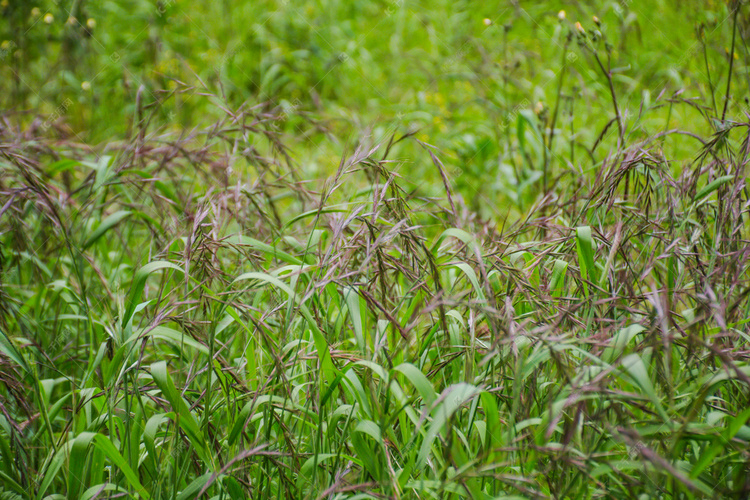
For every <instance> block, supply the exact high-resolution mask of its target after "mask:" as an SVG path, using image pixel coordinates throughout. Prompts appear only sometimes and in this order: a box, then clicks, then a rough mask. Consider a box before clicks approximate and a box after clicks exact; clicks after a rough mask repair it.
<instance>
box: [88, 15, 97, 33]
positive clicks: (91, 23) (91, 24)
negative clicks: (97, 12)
mask: <svg viewBox="0 0 750 500" xmlns="http://www.w3.org/2000/svg"><path fill="white" fill-rule="evenodd" d="M86 26H88V27H89V29H90V30H92V29H94V28H96V19H94V18H91V17H90V18H88V20H86Z"/></svg>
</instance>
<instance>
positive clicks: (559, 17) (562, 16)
mask: <svg viewBox="0 0 750 500" xmlns="http://www.w3.org/2000/svg"><path fill="white" fill-rule="evenodd" d="M557 18H558V19H559V20H560V21H565V11H564V10H561V11H560V12H558V13H557Z"/></svg>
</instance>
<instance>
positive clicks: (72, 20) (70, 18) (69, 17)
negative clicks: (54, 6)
mask: <svg viewBox="0 0 750 500" xmlns="http://www.w3.org/2000/svg"><path fill="white" fill-rule="evenodd" d="M75 23H76V18H75V17H73V16H68V20H67V21H65V24H67V25H68V26H73V25H74V24H75Z"/></svg>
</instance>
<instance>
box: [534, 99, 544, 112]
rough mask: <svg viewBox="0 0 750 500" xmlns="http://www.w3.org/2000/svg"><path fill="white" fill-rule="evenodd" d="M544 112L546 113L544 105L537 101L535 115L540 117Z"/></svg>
mask: <svg viewBox="0 0 750 500" xmlns="http://www.w3.org/2000/svg"><path fill="white" fill-rule="evenodd" d="M542 111H544V103H543V102H542V101H537V103H536V106H534V114H537V115H540V114H542Z"/></svg>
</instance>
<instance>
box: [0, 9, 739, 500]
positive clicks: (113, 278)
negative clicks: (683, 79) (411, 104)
mask: <svg viewBox="0 0 750 500" xmlns="http://www.w3.org/2000/svg"><path fill="white" fill-rule="evenodd" d="M618 5H619V7H618V9H619V10H617V9H615V11H613V12H614V13H611V16H614V17H616V18H617V19H619V23H620V24H619V25H618V29H619V31H618V32H617V33H618V34H619V35H620V36H621V37H622V38H620V41H622V40H627V39H629V38H628V37H629V36H631V35H630V33H631V30H632V27H631V24H629V23H632V20H630V21H629V19H630V18H629V17H628V16H627V15H626V14H625V13H623V6H621V5H620V4H618ZM172 8H174V6H172V5H171V4H169V3H168V4H166V5H164V6H163V10H164V12H166V11H167V10H168V9H172ZM519 8H520V7H517V6H516V10H515V11H514V12H515V15H516V16H517V19H521V18H523V15H522V13H520V11H518V9H519ZM388 9H391V10H389V11H388V15H387V19H388V21H387V22H396V21H398V19H401V18H403V17H404V16H406V14H404V13H403V12H402V11H401V9H402V6H401V5H400V3H398V2H394V3H393V5H390V6H389V7H388ZM741 10H742V6H741V4H740V3H739V2H733V3H732V4H731V5H730V6H728V7H727V8H726V12H725V14H726V16H725V17H727V19H728V21H727V23H728V24H727V26H726V28H727V31H726V33H724V34H725V35H726V36H725V38H727V40H730V41H731V42H730V43H731V45H730V47H731V49H730V50H731V51H732V52H731V54H734V50H735V47H736V46H738V45H739V43H740V42H744V33H745V27H744V26H743V25H744V20H743V19H742V16H739V15H738V13H739V12H740V11H741ZM745 10H746V9H745ZM160 12H161V11H160ZM524 12H525V11H524ZM550 12H552V14H551V15H550V17H551V18H552V21H550V22H554V23H556V24H555V25H556V26H557V27H558V28H556V29H558V30H559V33H558V34H557V35H556V36H557V37H558V38H556V40H558V41H559V43H557V44H556V48H555V49H554V50H553V52H554V53H555V61H556V63H555V64H556V65H557V66H556V68H557V72H556V73H555V74H554V75H553V78H551V79H549V80H550V81H552V82H553V83H552V84H551V88H550V89H548V93H549V95H550V96H551V101H550V103H546V104H545V103H541V102H540V103H539V105H538V106H534V105H531V103H530V102H525V103H524V101H518V102H519V103H520V104H518V103H517V104H512V103H510V102H508V103H503V104H502V106H499V107H498V109H497V110H495V112H494V114H493V115H492V117H491V119H488V123H489V125H488V127H489V128H491V129H492V131H491V132H488V133H487V134H486V135H485V136H484V137H483V138H482V139H481V140H479V141H477V136H472V135H471V134H472V133H477V130H473V132H472V133H469V132H466V133H465V134H463V140H464V142H463V143H462V144H459V145H458V146H456V147H455V149H452V150H451V151H450V152H449V153H446V152H445V151H444V150H443V149H441V148H440V147H437V146H435V145H433V144H432V143H431V142H430V141H429V140H428V139H429V138H428V137H424V134H422V133H421V132H420V131H419V130H416V129H414V128H413V127H410V126H409V124H408V123H403V122H404V121H408V120H406V119H405V118H404V116H399V119H398V120H397V121H396V123H394V124H392V125H391V126H389V127H387V128H386V129H385V132H384V131H383V130H380V132H381V133H380V134H375V133H373V132H372V130H369V131H368V130H364V131H362V133H361V134H360V136H359V137H357V138H356V140H351V141H350V143H351V146H347V145H346V143H342V142H339V141H338V136H337V134H338V132H337V130H336V127H337V126H336V125H334V124H332V123H329V122H328V121H327V120H324V119H321V118H320V116H318V114H321V115H325V111H321V109H318V110H317V111H316V112H311V111H310V109H309V107H308V106H307V105H306V104H305V103H303V102H301V101H290V102H288V101H285V103H286V104H279V103H278V102H275V101H274V100H264V99H257V100H248V101H246V102H245V103H244V104H241V105H239V106H234V105H233V104H232V102H233V101H232V95H231V92H230V93H229V94H230V95H228V94H227V93H224V92H223V91H222V92H213V91H212V90H211V88H210V85H209V84H206V82H204V81H202V80H201V78H200V76H199V75H195V76H196V83H195V85H193V84H190V85H189V84H187V83H184V82H182V81H178V82H176V83H174V85H173V87H172V88H171V89H170V90H169V91H168V92H164V93H161V94H159V96H160V99H159V100H156V99H152V98H151V97H150V96H149V91H148V90H147V89H146V87H144V86H141V87H140V88H139V89H138V91H137V92H136V93H135V95H134V97H135V98H134V100H133V104H132V109H131V112H132V113H131V115H132V116H131V120H130V122H129V124H128V126H127V129H128V130H127V132H126V133H123V135H122V137H123V138H122V139H121V140H117V141H112V142H109V143H108V144H106V145H99V146H94V147H92V146H88V145H86V144H84V143H83V142H82V141H80V140H78V138H77V137H75V135H74V134H73V135H72V134H71V133H69V132H70V131H69V130H67V129H66V128H65V127H63V126H61V123H62V122H64V119H63V118H64V115H65V113H66V110H67V109H68V108H65V110H62V111H60V113H59V115H58V116H53V118H54V119H53V120H51V121H50V118H49V117H47V118H34V117H31V116H25V115H24V116H22V117H19V116H18V114H17V113H7V114H6V115H4V116H3V120H2V122H1V123H0V498H3V499H5V498H7V499H32V498H33V499H45V498H50V499H55V498H70V499H87V500H90V499H94V498H131V497H137V498H145V499H192V498H219V499H228V498H232V499H234V498H284V499H297V498H306V499H324V498H325V499H343V498H351V499H364V498H375V499H379V498H441V499H442V498H472V499H495V498H746V497H747V496H748V495H749V494H750V467H749V466H748V463H750V462H749V461H750V455H748V449H750V448H749V447H748V443H750V426H748V421H749V420H750V409H748V408H749V407H750V405H748V400H749V396H750V387H749V386H750V364H748V355H749V353H750V351H749V350H748V348H747V345H748V333H747V332H748V328H747V322H748V317H750V300H748V292H750V283H749V282H748V269H750V251H748V248H749V247H748V239H749V237H750V236H749V235H748V231H749V230H750V229H749V227H748V225H747V224H746V220H747V217H748V215H747V210H748V193H747V188H746V185H745V178H746V172H745V169H746V164H747V163H748V159H749V157H748V155H750V121H748V116H750V115H748V114H743V113H742V112H741V109H739V110H738V109H737V108H738V106H737V105H736V103H737V100H736V99H737V98H736V97H733V96H734V95H735V94H736V91H733V90H732V89H733V86H734V88H736V87H738V86H739V88H744V87H742V83H741V82H740V81H739V80H738V77H737V75H738V74H741V75H743V76H745V73H746V66H744V65H742V64H740V63H739V62H737V61H734V58H733V57H729V58H728V61H725V62H726V63H727V64H726V65H725V66H722V68H723V70H724V73H723V74H722V76H720V75H718V74H716V69H715V68H714V73H711V72H710V70H709V69H708V66H709V65H708V62H707V61H708V59H709V52H708V51H707V49H706V47H707V46H709V45H707V44H708V43H709V42H707V41H706V36H705V35H704V34H703V33H702V32H699V33H698V35H697V36H698V41H697V42H696V43H695V46H696V47H698V49H699V50H702V51H703V52H697V55H698V56H699V59H700V60H701V61H703V60H705V61H706V69H707V71H709V74H708V75H705V76H706V81H705V82H702V83H701V84H700V85H699V87H698V88H699V89H700V90H702V91H705V92H707V93H710V96H709V95H705V96H703V97H704V98H699V97H689V96H687V95H685V94H684V91H682V90H676V91H673V92H667V90H666V87H664V88H662V89H661V91H660V92H659V93H657V94H656V95H655V96H651V95H650V94H648V93H643V94H642V95H641V98H640V99H639V103H638V106H635V108H634V107H633V104H632V93H629V94H627V95H623V86H626V84H625V83H623V79H621V78H619V76H618V75H621V74H622V72H623V71H624V70H622V68H619V67H617V66H616V62H615V61H614V60H613V59H616V58H617V57H618V55H617V54H616V52H617V51H618V50H619V51H625V52H627V51H629V50H632V49H630V48H628V47H627V46H619V47H618V45H617V43H618V41H617V40H615V39H614V38H615V37H614V36H613V35H612V33H609V34H608V33H607V31H606V29H605V27H604V25H603V22H602V21H601V20H600V19H599V17H594V19H593V24H592V23H587V25H586V27H584V26H583V25H581V24H575V23H574V22H571V21H569V20H568V16H569V14H568V13H566V12H564V11H563V12H560V13H559V14H556V12H557V11H556V10H555V11H554V12H553V11H550ZM615 14H617V15H616V16H615ZM39 15H40V16H41V13H40V14H39ZM399 16H400V17H399ZM226 22H227V23H229V22H231V20H227V21H226ZM274 22H275V21H274ZM384 22H385V21H384ZM545 22H546V21H545ZM483 24H484V25H485V26H486V27H488V29H489V28H490V27H495V26H496V25H497V24H498V23H497V22H495V20H493V19H490V18H487V19H485V22H483ZM99 25H100V23H96V22H94V23H93V24H91V23H89V24H88V25H87V26H88V28H89V29H90V30H93V29H94V28H93V27H94V26H99ZM273 28H274V25H273V23H272V24H271V26H270V28H269V29H273ZM716 29H718V28H716ZM498 30H501V32H500V34H499V35H498V40H497V43H498V44H499V46H498V47H494V48H495V49H497V50H499V51H501V52H504V51H506V52H507V51H508V50H509V45H510V50H512V49H513V47H512V44H513V40H512V39H511V40H509V39H508V33H509V32H510V30H511V26H510V25H507V26H504V25H500V26H499V27H498ZM269 36H270V35H269ZM608 37H609V38H608ZM738 37H739V38H738ZM70 43H73V42H70ZM466 50H468V49H466ZM472 50H473V49H472ZM480 52H481V51H480ZM467 57H468V56H467ZM458 59H462V58H458ZM714 59H715V58H714ZM399 64H400V63H399ZM445 64H448V63H445ZM456 64H459V63H455V64H454V63H450V64H448V66H450V67H453V66H455V65H456ZM506 69H507V68H506ZM279 71H280V70H279ZM474 71H475V73H472V75H473V76H471V79H476V80H477V81H476V82H475V83H477V85H478V86H479V87H478V88H479V90H477V93H478V94H482V93H483V92H485V91H488V88H489V87H490V86H491V87H493V88H492V90H493V91H494V90H498V91H499V90H500V89H504V88H507V87H508V86H509V85H518V86H522V85H521V84H520V83H519V82H518V81H515V80H514V78H516V76H515V73H513V72H509V73H507V74H506V75H505V76H504V77H503V78H501V79H497V80H494V81H489V83H484V82H481V81H479V80H482V79H484V78H487V79H488V80H491V77H492V75H487V74H483V73H482V71H485V70H484V69H482V68H474ZM487 71H490V70H487ZM649 71H653V72H656V73H658V71H656V70H654V69H653V68H652V69H650V70H649ZM709 75H713V76H709ZM511 77H512V78H511ZM584 81H586V82H588V83H589V85H590V86H591V88H590V89H588V90H586V89H584V90H582V89H581V85H583V83H582V82H584ZM591 82H594V83H591ZM346 83H347V84H350V83H351V82H346ZM584 86H585V85H584ZM552 87H554V88H552ZM591 89H595V90H591ZM488 92H489V91H488ZM587 92H590V93H587ZM597 92H598V94H597ZM597 95H598V97H597ZM329 97H331V98H333V96H329ZM594 98H596V100H593V101H592V102H595V103H596V105H597V106H601V108H600V111H599V110H597V111H594V112H592V111H591V110H588V113H591V115H583V116H581V115H579V114H576V113H582V112H583V111H582V105H581V104H580V103H579V102H578V101H581V100H585V99H594ZM178 99H184V100H191V101H190V102H191V106H193V107H195V109H210V110H211V111H210V116H211V118H212V120H210V123H209V124H208V125H205V124H203V125H200V126H195V127H192V128H185V129H177V130H175V129H174V128H170V127H164V126H162V125H161V124H159V123H157V122H158V117H159V116H160V115H161V114H162V113H163V111H164V107H165V106H169V105H170V104H169V103H170V102H171V101H170V100H178ZM342 99H344V98H342ZM481 99H486V101H484V102H485V103H486V102H492V100H493V99H494V97H492V96H489V95H485V96H484V97H482V98H481ZM481 99H480V101H481ZM256 102H257V103H258V104H255V103H256ZM440 105H442V104H438V106H440ZM204 107H205V108H204ZM584 107H585V106H584ZM530 108H534V109H530ZM633 108H634V109H633ZM728 110H729V111H728ZM600 115H601V116H600ZM675 117H677V118H680V119H681V120H684V121H685V122H686V124H689V125H690V126H683V125H682V123H680V121H679V120H675V119H674V118H675ZM685 117H690V119H689V120H688V119H687V118H685ZM464 118H465V117H464ZM331 121H334V120H331ZM466 121H468V119H467V120H466ZM457 122H458V123H459V124H460V123H461V120H457ZM698 122H700V125H696V123H698ZM290 123H294V124H295V125H294V127H299V128H297V129H296V130H292V131H290V130H289V129H290V127H289V124H290ZM592 123H593V124H592ZM452 125H454V124H452ZM109 126H111V124H108V125H107V127H109ZM467 126H468V125H467ZM581 126H584V127H585V128H584V130H582V131H581V130H577V129H576V127H581ZM294 127H292V128H294ZM436 127H437V129H439V123H437V124H436ZM383 132H384V133H383ZM321 137H326V138H328V139H329V140H328V142H325V143H324V145H321V144H319V143H317V142H316V141H322V139H321ZM443 139H445V141H446V143H448V142H450V140H449V139H450V138H449V136H445V137H443ZM307 142H309V143H311V144H306V143H307ZM482 144H484V145H482ZM303 145H305V148H309V149H304V148H303ZM442 145H443V146H445V144H442ZM322 147H325V148H330V149H332V148H334V147H336V148H338V152H339V155H340V156H339V157H338V160H337V161H336V162H335V164H334V163H333V162H331V164H330V165H328V168H327V169H325V171H324V172H319V173H320V174H321V175H319V176H317V177H316V176H313V175H311V171H312V170H311V168H310V166H309V165H307V164H306V161H307V159H308V158H312V157H316V158H317V156H316V155H319V154H321V153H320V148H322ZM485 147H486V148H489V149H488V151H489V152H487V151H485ZM300 151H302V153H300ZM310 151H313V152H310ZM305 152H310V156H309V157H307V156H305ZM493 157H497V158H495V159H494V160H493V159H492V158H493ZM498 158H499V159H498ZM480 159H481V160H482V161H484V162H485V163H482V164H479V163H477V162H478V161H479V160H480ZM493 162H494V163H493ZM457 164H458V165H459V166H457ZM487 165H494V166H493V169H494V170H492V171H491V172H489V171H488V167H487ZM472 169H474V170H472ZM477 172H478V173H477ZM488 204H492V206H491V207H488V206H487V205H488Z"/></svg>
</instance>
